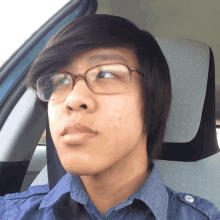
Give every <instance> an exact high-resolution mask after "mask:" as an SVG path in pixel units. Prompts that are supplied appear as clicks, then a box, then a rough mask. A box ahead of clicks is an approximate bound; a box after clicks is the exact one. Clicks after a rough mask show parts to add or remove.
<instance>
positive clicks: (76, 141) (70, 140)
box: [62, 132, 97, 144]
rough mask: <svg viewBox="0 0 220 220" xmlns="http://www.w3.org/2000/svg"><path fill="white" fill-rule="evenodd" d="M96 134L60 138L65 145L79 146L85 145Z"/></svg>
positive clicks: (67, 135)
mask: <svg viewBox="0 0 220 220" xmlns="http://www.w3.org/2000/svg"><path fill="white" fill-rule="evenodd" d="M96 135H97V134H95V133H81V132H79V133H69V134H66V135H64V136H63V137H62V139H63V142H64V143H66V144H80V143H85V142H87V141H88V140H89V139H91V138H94V137H95V136H96Z"/></svg>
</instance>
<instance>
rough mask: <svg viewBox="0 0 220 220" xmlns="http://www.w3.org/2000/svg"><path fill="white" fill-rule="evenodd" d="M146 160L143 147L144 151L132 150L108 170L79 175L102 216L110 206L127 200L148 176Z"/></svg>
mask: <svg viewBox="0 0 220 220" xmlns="http://www.w3.org/2000/svg"><path fill="white" fill-rule="evenodd" d="M128 161H129V162H128ZM147 162H148V161H147V155H146V148H145V152H140V151H137V153H136V154H135V152H132V153H131V154H129V155H127V156H126V157H124V158H123V160H120V161H118V162H117V163H116V164H114V166H112V167H110V168H108V170H105V171H103V172H101V173H98V174H95V175H87V176H80V179H81V181H82V183H83V185H84V187H85V189H86V191H87V194H88V197H89V198H90V200H91V201H92V202H93V203H94V204H95V206H96V207H97V209H98V210H99V212H100V214H101V215H102V216H104V215H105V212H106V211H107V210H108V209H110V208H111V207H114V206H116V205H117V204H119V203H121V202H123V201H125V200H127V199H128V197H129V196H130V195H131V194H132V193H134V192H135V191H136V190H137V189H138V188H139V187H140V186H141V185H142V184H143V183H144V181H145V180H146V179H147V177H148V176H149V173H148V172H147Z"/></svg>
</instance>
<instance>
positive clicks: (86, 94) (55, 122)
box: [48, 47, 147, 175]
mask: <svg viewBox="0 0 220 220" xmlns="http://www.w3.org/2000/svg"><path fill="white" fill-rule="evenodd" d="M94 55H99V58H98V57H94ZM109 55H111V58H110V57H109ZM92 56H93V58H94V59H91V58H90V57H92ZM100 56H101V58H100ZM120 58H124V59H120ZM126 60H127V61H126ZM108 63H120V64H126V65H128V66H130V67H136V68H139V65H138V61H137V59H136V57H135V55H134V53H133V52H132V50H130V49H127V48H118V47H115V48H98V49H93V50H90V51H87V52H83V53H79V54H77V56H75V57H74V58H73V59H72V62H71V64H70V65H69V66H68V67H65V68H62V69H60V70H59V72H62V73H63V72H65V71H68V72H70V73H74V74H77V73H80V74H83V75H84V73H85V72H86V71H87V70H88V69H89V68H92V67H95V66H97V65H100V64H108ZM140 81H141V76H140V75H139V74H137V73H136V72H133V73H132V78H131V84H130V88H129V90H127V91H126V92H123V93H119V94H111V95H109V94H108V95H100V94H95V93H93V92H92V91H91V90H90V89H89V87H88V86H87V84H86V82H85V80H84V79H83V78H78V79H77V82H76V84H75V87H74V88H73V90H72V91H71V92H70V94H69V95H68V97H67V98H66V99H65V100H63V101H62V102H60V101H59V102H49V103H48V116H49V125H50V131H51V136H52V139H53V142H54V144H55V147H56V150H57V153H58V156H59V158H60V161H61V163H62V165H63V167H64V169H65V170H66V171H67V172H68V173H72V174H76V175H95V174H98V173H101V172H104V171H105V170H108V169H110V168H112V167H115V166H117V164H119V163H124V165H126V164H127V163H131V162H132V160H133V159H137V158H133V157H136V156H135V155H137V153H138V152H139V153H140V154H143V152H146V138H144V139H143V138H141V134H142V126H143V120H142V117H141V107H142V106H141V104H142V103H141V102H140V104H139V100H140V96H141V84H140ZM85 106H86V108H85ZM78 122H79V123H82V124H84V125H86V126H88V127H90V128H91V129H92V130H95V131H96V132H97V134H96V135H94V136H93V137H90V136H89V138H86V140H85V139H82V140H81V139H79V140H77V142H76V143H71V144H70V143H67V142H65V141H64V139H65V138H64V135H63V130H64V127H65V126H66V125H67V124H69V123H71V124H75V123H78ZM146 154H147V152H146ZM141 156H143V155H141Z"/></svg>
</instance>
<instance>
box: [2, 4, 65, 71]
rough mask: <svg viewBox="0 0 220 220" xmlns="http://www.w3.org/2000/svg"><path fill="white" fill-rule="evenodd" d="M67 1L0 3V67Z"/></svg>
mask: <svg viewBox="0 0 220 220" xmlns="http://www.w3.org/2000/svg"><path fill="white" fill-rule="evenodd" d="M68 1H69V0H59V1H54V0H38V1H30V0H19V1H17V0H11V1H1V2H0V8H1V9H2V10H1V13H0V25H1V36H0V48H1V50H0V67H1V66H2V64H3V63H4V62H5V61H6V60H7V59H8V58H9V57H10V56H11V55H12V54H13V53H14V51H15V50H16V49H18V48H19V47H20V46H21V45H22V44H23V43H24V41H25V40H27V39H28V38H29V37H30V36H31V34H33V33H34V32H35V31H36V30H37V29H38V28H39V27H40V26H41V25H42V24H43V23H45V22H46V21H47V20H48V19H49V18H50V17H51V16H52V15H53V14H55V13H56V12H57V11H58V10H59V9H60V8H61V7H62V6H64V5H65V4H66V3H67V2H68ZM3 9H4V10H3Z"/></svg>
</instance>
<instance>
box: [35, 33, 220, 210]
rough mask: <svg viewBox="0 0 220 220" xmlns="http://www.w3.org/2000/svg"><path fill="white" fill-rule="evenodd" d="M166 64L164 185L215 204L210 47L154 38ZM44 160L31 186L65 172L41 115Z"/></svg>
mask: <svg viewBox="0 0 220 220" xmlns="http://www.w3.org/2000/svg"><path fill="white" fill-rule="evenodd" d="M156 40H157V42H158V43H159V45H160V47H161V49H162V51H163V53H164V55H165V57H166V59H167V62H168V64H169V68H170V76H171V85H172V103H171V109H170V114H169V117H168V121H167V125H166V132H165V137H164V144H163V151H162V156H161V159H160V160H155V163H156V165H157V167H158V169H159V171H160V173H161V176H162V179H163V181H164V183H165V185H167V186H168V187H170V188H172V189H174V190H176V191H181V192H186V193H191V194H194V195H196V196H199V197H201V198H204V199H207V200H209V201H210V202H212V203H214V204H215V205H216V206H217V207H218V209H220V199H219V198H220V190H219V187H220V153H219V151H220V150H219V147H218V143H217V137H216V122H215V120H216V119H215V68H214V57H213V53H212V50H211V48H210V47H209V46H208V45H206V44H204V43H202V42H199V41H196V40H191V39H177V38H167V37H157V38H156ZM46 118H47V121H46V147H47V165H46V166H45V167H44V169H43V170H42V171H41V172H40V173H39V175H38V176H37V178H36V179H35V180H34V181H33V182H32V184H31V186H34V185H43V184H47V183H49V188H50V190H51V189H52V188H53V187H54V186H55V185H56V184H57V183H58V181H59V180H60V179H61V178H62V176H63V175H65V174H66V171H65V170H64V168H63V167H62V165H61V162H60V160H59V157H58V154H57V152H56V149H55V146H54V143H53V141H52V138H51V134H50V129H49V124H48V117H47V116H46Z"/></svg>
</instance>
